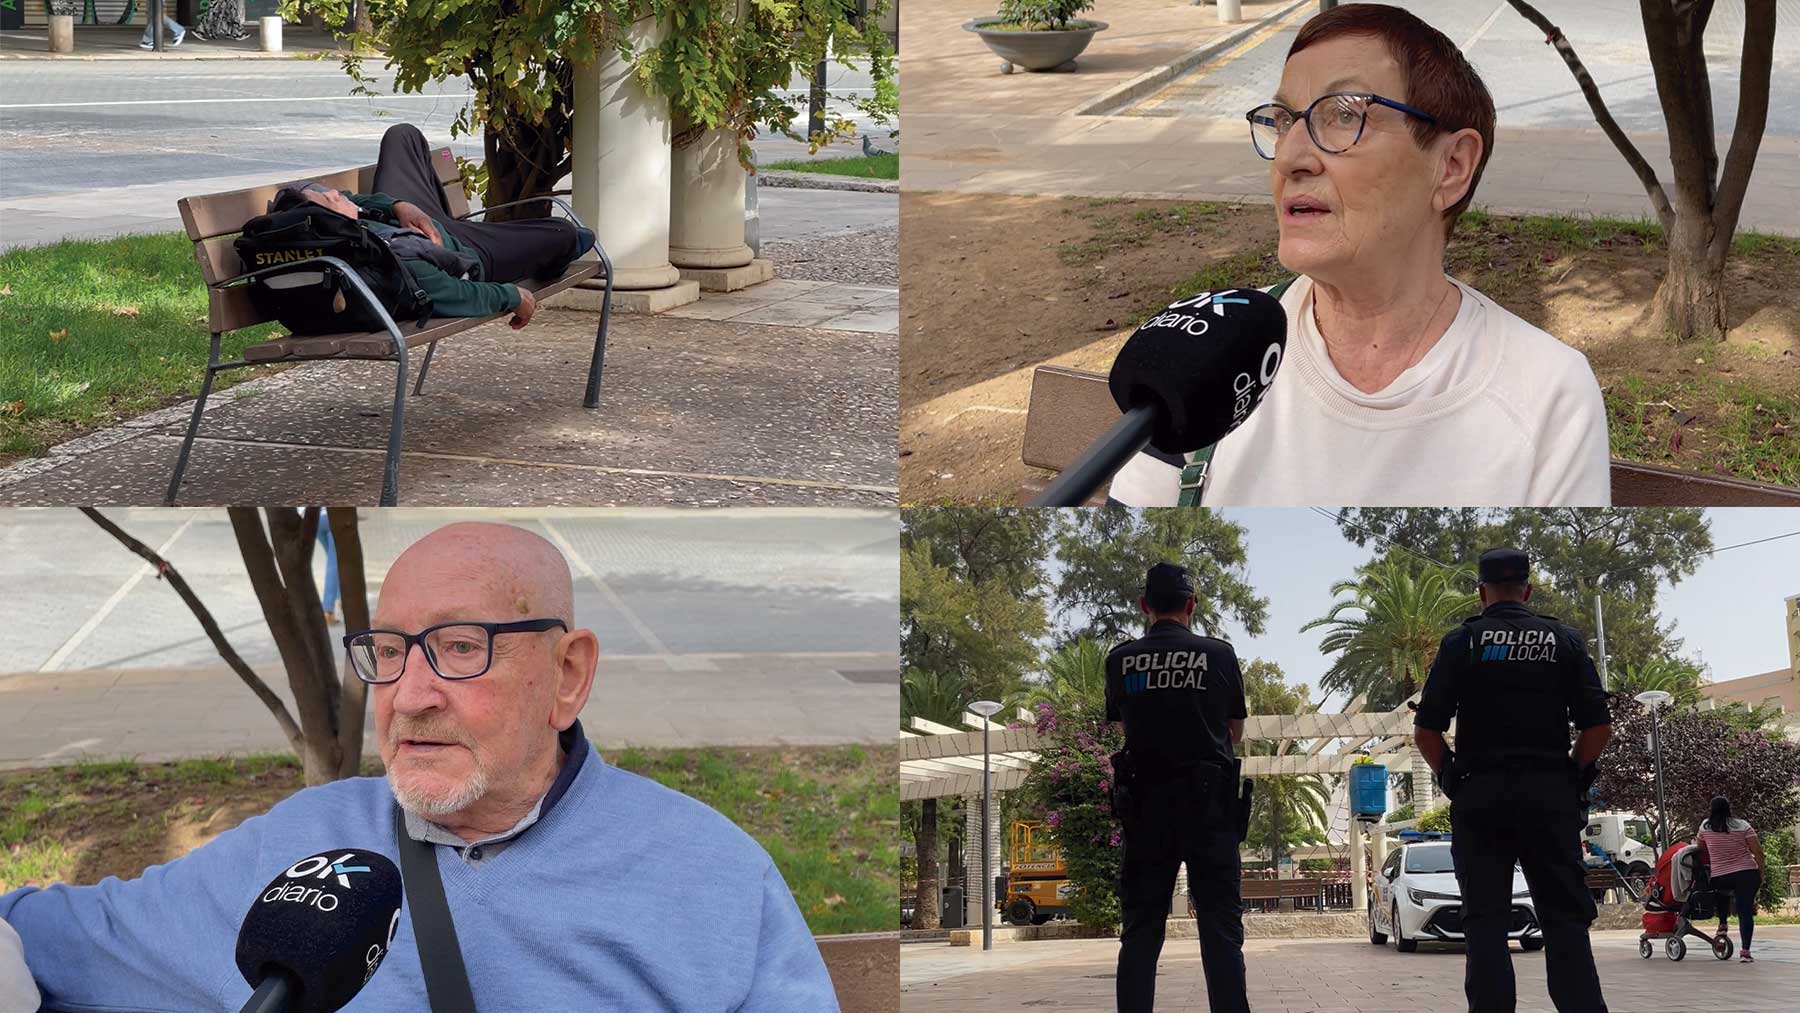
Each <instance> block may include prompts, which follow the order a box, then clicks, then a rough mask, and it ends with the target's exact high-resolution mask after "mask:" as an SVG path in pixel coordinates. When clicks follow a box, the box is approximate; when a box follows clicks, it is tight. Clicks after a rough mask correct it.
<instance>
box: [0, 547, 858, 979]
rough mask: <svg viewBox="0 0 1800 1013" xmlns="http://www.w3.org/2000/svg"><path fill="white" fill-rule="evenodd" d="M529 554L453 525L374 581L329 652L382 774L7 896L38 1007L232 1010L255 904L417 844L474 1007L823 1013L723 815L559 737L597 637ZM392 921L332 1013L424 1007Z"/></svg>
mask: <svg viewBox="0 0 1800 1013" xmlns="http://www.w3.org/2000/svg"><path fill="white" fill-rule="evenodd" d="M572 602H573V590H572V584H571V581H570V577H569V568H568V565H567V564H566V563H565V562H564V561H563V558H562V556H561V554H560V553H558V552H557V550H556V549H555V547H553V546H552V545H551V544H550V543H548V542H546V541H545V540H544V539H542V538H539V537H538V536H536V535H534V534H531V533H530V532H527V531H524V530H522V529H519V528H513V527H509V526H505V525H498V524H453V525H450V526H448V527H444V528H441V529H439V530H437V531H435V532H433V533H431V534H430V535H427V536H426V537H425V538H423V539H421V540H420V541H418V542H417V543H415V544H413V545H412V546H411V547H410V548H408V549H407V550H406V551H405V552H404V553H402V554H401V556H400V558H399V559H398V560H396V561H395V563H394V565H393V567H392V568H391V569H390V570H389V571H388V574H387V578H386V580H385V581H383V583H382V586H381V597H380V602H379V605H378V607H377V608H376V610H375V615H374V617H373V626H374V628H373V629H370V630H362V631H352V632H349V633H347V634H346V635H345V637H344V640H345V643H346V647H347V649H348V651H349V654H350V657H351V660H352V664H353V667H354V668H355V670H356V673H357V675H358V676H360V677H361V678H362V679H363V680H364V681H365V682H369V683H372V684H373V685H372V687H371V691H372V695H373V696H374V699H375V727H376V731H377V733H378V735H379V739H380V743H381V758H382V760H383V761H384V762H385V763H386V765H387V777H386V779H385V780H384V779H382V778H373V777H363V778H352V779H349V780H342V781H334V782H332V783H330V784H326V785H320V786H317V787H313V788H307V789H305V790H302V791H300V792H297V793H295V794H294V795H292V796H291V797H289V798H288V799H286V800H284V801H282V802H281V803H279V804H277V805H276V806H275V807H274V808H273V809H271V810H269V811H268V812H267V813H265V814H263V815H261V816H256V817H253V818H251V819H248V820H246V821H244V823H243V824H242V825H240V826H238V827H237V828H235V829H232V830H228V831H226V832H225V833H223V834H221V835H219V837H217V838H216V839H214V840H213V841H212V842H211V843H209V844H207V845H206V846H205V847H202V848H200V849H198V850H196V851H194V852H192V853H190V854H188V855H187V856H185V857H183V858H179V859H177V860H175V861H173V862H170V863H168V864H167V865H159V866H155V867H153V868H150V869H147V870H145V872H144V874H143V875H142V876H141V877H139V878H137V879H134V880H131V881H130V882H121V881H120V880H117V879H107V880H105V881H103V882H101V883H100V884H98V885H95V886H85V887H70V886H63V885H56V886H51V887H49V888H47V889H42V890H39V889H36V888H31V887H27V888H25V889H22V890H17V891H14V892H12V893H9V894H6V895H4V896H0V918H3V919H5V920H6V921H7V922H10V923H11V925H12V927H13V928H15V929H17V930H18V933H19V935H20V937H21V938H22V939H23V940H24V944H25V956H26V959H27V961H28V962H29V964H30V966H31V968H32V971H33V973H34V974H35V975H36V977H37V984H38V987H39V988H40V989H41V990H42V991H43V994H44V1002H45V1003H46V1005H48V1006H49V1007H51V1008H57V1007H64V1008H69V1009H82V1010H169V1011H174V1010H180V1011H191V1010H225V1011H233V1010H237V1009H239V1008H240V1007H241V1006H242V1005H243V1003H244V1002H245V1000H247V999H248V998H249V997H250V987H249V986H248V985H247V984H246V983H245V982H244V979H243V977H242V976H241V975H240V974H239V973H238V969H237V966H236V964H235V961H234V947H235V944H236V938H237V931H238V926H239V923H240V921H241V920H242V918H243V916H244V913H245V912H246V911H247V910H249V907H250V904H251V902H252V901H253V900H254V899H255V898H256V896H257V894H258V892H259V891H260V890H262V889H263V887H264V886H265V885H267V883H268V882H269V880H270V879H272V878H273V877H274V876H276V875H277V874H279V873H280V872H281V871H282V870H283V869H285V868H287V867H288V866H289V865H291V864H293V863H294V862H295V861H297V860H299V859H301V858H304V857H306V856H308V855H311V854H314V853H316V852H322V851H326V850H330V849H341V848H365V849H370V850H374V851H379V852H382V853H384V854H386V855H388V856H389V857H390V858H392V859H393V860H394V862H395V864H396V865H399V857H398V848H397V845H396V829H397V828H396V827H395V825H394V824H395V817H394V813H395V803H396V802H398V804H399V806H400V807H401V809H402V810H403V812H404V817H403V821H402V822H403V826H402V827H401V828H398V829H399V832H403V833H405V834H407V835H408V836H410V837H411V838H413V839H414V840H418V841H425V842H428V843H430V844H431V845H434V849H433V850H434V852H435V854H436V856H437V864H438V868H439V869H440V870H441V872H442V877H443V882H444V892H445V894H446V896H447V898H448V901H449V906H450V912H451V918H452V919H453V921H454V922H455V925H456V934H457V938H458V940H459V941H460V944H461V949H462V956H463V961H464V963H465V965H466V966H467V968H468V975H469V983H470V986H471V988H472V990H473V992H474V997H475V1003H476V1006H477V1007H478V1008H479V1009H481V1010H484V1011H499V1010H555V1009H569V1010H619V1011H632V1013H637V1011H649V1010H673V1011H680V1013H701V1011H718V1013H726V1011H741V1013H811V1011H835V1010H836V1009H837V1008H838V1004H837V1000H836V999H835V998H834V993H833V990H832V985H831V980H830V978H829V976H828V975H827V974H826V971H825V966H824V962H823V961H822V960H821V959H820V957H819V950H818V947H817V946H816V945H815V944H814V942H813V939H812V936H811V934H810V933H809V932H808V930H807V927H806V923H805V921H804V920H803V919H802V918H801V916H800V912H799V910H798V908H797V907H796V906H795V904H794V898H793V895H792V894H791V893H790V892H789V891H788V888H787V885H786V883H784V882H783V881H782V878H781V873H780V872H779V871H777V870H776V868H775V865H774V863H773V862H771V861H770V859H769V856H768V854H767V853H766V852H764V851H763V849H762V848H761V847H760V846H758V845H757V843H756V842H755V841H753V840H752V839H751V838H750V837H749V836H748V835H746V834H745V833H744V832H743V831H741V830H739V829H738V828H737V827H735V826H733V825H732V824H731V822H730V821H728V820H727V819H725V818H724V817H723V816H721V815H719V814H718V813H716V812H714V811H713V810H711V809H709V808H707V807H706V806H704V805H701V804H700V803H699V802H696V801H694V800H693V799H690V798H688V797H687V796H685V795H681V794H679V793H677V792H674V791H670V790H669V789H666V788H663V787H661V786H660V785H658V784H656V783H655V782H653V781H650V780H647V779H645V778H641V777H638V776H636V775H634V774H629V773H626V772H624V771H622V770H620V769H618V768H616V767H612V766H609V765H607V763H606V761H605V760H603V759H602V758H601V757H600V755H599V754H598V753H597V752H595V751H594V749H593V748H592V747H591V746H590V745H589V744H588V741H587V739H586V737H585V736H584V735H583V734H582V731H581V724H580V722H579V721H577V720H576V715H577V714H579V713H580V711H581V708H582V705H583V704H585V703H586V702H587V698H588V692H589V690H590V689H591V688H592V685H593V679H594V666H595V663H596V660H597V658H598V654H599V643H598V641H597V640H596V639H595V637H594V634H593V632H592V631H590V630H586V629H577V628H576V627H575V624H574V616H573V612H574V609H573V605H572ZM428 1008H429V1005H428V1002H427V999H426V990H425V984H424V978H423V976H422V973H421V971H420V966H419V951H418V946H417V944H416V942H415V937H414V934H413V926H412V923H411V920H410V910H409V911H408V912H407V914H406V915H405V916H403V917H402V918H401V919H400V925H399V935H398V936H397V937H396V938H395V940H394V944H393V946H392V948H391V951H390V954H389V956H388V958H387V959H386V960H385V961H384V962H383V963H382V965H381V967H380V968H379V970H378V971H377V973H376V974H375V975H374V976H373V977H372V978H371V979H370V980H369V982H368V984H367V985H365V986H364V987H363V989H362V991H361V992H360V993H359V994H358V995H357V996H356V998H355V999H354V1000H352V1001H351V1003H350V1004H349V1005H348V1006H346V1007H344V1009H346V1010H352V1011H356V1010H361V1011H376V1010H379V1011H383V1013H390V1011H412V1010H417V1011H425V1010H427V1009H428Z"/></svg>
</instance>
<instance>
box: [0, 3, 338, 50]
mask: <svg viewBox="0 0 1800 1013" xmlns="http://www.w3.org/2000/svg"><path fill="white" fill-rule="evenodd" d="M169 14H170V16H173V15H174V8H173V6H171V7H170V8H169ZM245 30H246V31H247V32H248V34H246V35H245V36H244V37H243V38H241V39H203V38H201V37H200V36H198V35H196V34H194V32H193V31H192V30H191V29H190V30H189V32H188V34H187V36H186V37H185V38H183V39H182V41H181V45H179V46H170V45H169V41H170V37H169V35H168V34H167V33H166V29H165V34H164V35H163V51H162V52H160V53H158V52H156V51H155V50H144V49H139V48H138V40H140V39H142V38H143V37H144V26H143V25H142V24H138V25H79V24H78V25H76V26H75V51H74V52H73V53H52V52H50V29H49V28H48V27H44V26H39V27H36V28H30V27H27V28H9V29H7V30H6V31H4V32H0V60H307V59H317V58H319V57H320V56H325V57H331V56H335V55H336V54H337V52H338V43H337V40H336V39H334V38H332V37H331V33H330V32H328V31H325V30H324V29H321V28H306V27H303V26H300V25H283V26H282V29H281V49H282V51H281V52H279V53H265V52H263V51H262V32H261V31H259V30H258V27H257V24H256V22H254V21H252V22H250V23H248V24H247V25H245Z"/></svg>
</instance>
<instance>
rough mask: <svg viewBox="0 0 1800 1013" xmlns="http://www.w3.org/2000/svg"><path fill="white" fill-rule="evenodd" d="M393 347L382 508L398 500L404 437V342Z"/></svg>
mask: <svg viewBox="0 0 1800 1013" xmlns="http://www.w3.org/2000/svg"><path fill="white" fill-rule="evenodd" d="M394 346H395V347H394V357H395V359H396V360H397V362H396V365H397V366H398V367H399V370H398V372H396V373H395V374H394V422H393V425H391V426H389V427H388V445H387V460H386V461H385V462H384V463H383V465H382V471H381V505H382V506H393V505H394V504H395V502H396V501H398V500H399V498H400V441H401V439H402V438H403V437H404V436H405V435H406V342H404V341H400V340H398V339H396V340H395V342H394ZM430 354H431V353H429V352H427V353H426V355H427V357H429V356H430ZM420 379H421V380H422V379H424V376H423V371H421V375H420Z"/></svg>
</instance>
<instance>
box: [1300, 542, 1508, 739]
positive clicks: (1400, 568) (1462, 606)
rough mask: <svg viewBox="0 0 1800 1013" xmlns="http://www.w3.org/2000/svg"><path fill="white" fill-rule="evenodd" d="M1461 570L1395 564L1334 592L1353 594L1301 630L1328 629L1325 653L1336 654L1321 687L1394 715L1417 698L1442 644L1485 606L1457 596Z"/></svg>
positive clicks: (1321, 644)
mask: <svg viewBox="0 0 1800 1013" xmlns="http://www.w3.org/2000/svg"><path fill="white" fill-rule="evenodd" d="M1462 579H1466V574H1464V573H1462V572H1460V571H1451V572H1446V571H1444V570H1440V569H1435V568H1434V569H1429V570H1425V571H1424V572H1423V573H1419V574H1416V575H1415V574H1414V573H1413V572H1412V571H1411V570H1410V569H1408V568H1407V567H1406V566H1405V565H1403V564H1401V563H1400V562H1398V561H1396V560H1384V561H1382V562H1380V563H1377V564H1374V565H1371V566H1370V567H1368V568H1367V570H1365V571H1364V573H1363V576H1362V578H1361V579H1359V580H1342V581H1339V582H1337V583H1336V584H1334V585H1332V588H1331V593H1332V594H1334V595H1347V596H1348V597H1344V598H1340V599H1339V600H1338V601H1337V602H1336V603H1335V604H1333V605H1332V606H1331V611H1330V612H1328V613H1326V614H1325V615H1324V616H1323V617H1321V618H1319V619H1314V620H1313V621H1312V622H1309V623H1307V624H1306V625H1305V626H1302V627H1300V630H1301V632H1306V631H1308V630H1313V629H1318V628H1320V627H1324V628H1326V629H1328V630H1329V632H1328V633H1326V635H1325V639H1323V640H1322V641H1320V642H1319V651H1320V653H1322V654H1333V653H1335V654H1337V656H1338V657H1337V660H1336V661H1334V662H1332V664H1331V668H1330V670H1328V671H1327V672H1326V673H1325V675H1324V677H1323V678H1321V679H1320V680H1319V688H1320V689H1322V690H1324V691H1326V692H1328V693H1344V694H1346V695H1348V696H1351V697H1355V696H1356V695H1357V694H1362V693H1366V694H1368V698H1369V705H1370V707H1372V708H1374V709H1377V710H1384V709H1386V710H1391V709H1393V708H1395V707H1398V706H1400V704H1401V702H1403V701H1404V700H1406V699H1407V698H1408V697H1411V696H1412V695H1413V693H1414V692H1416V691H1417V690H1418V688H1419V684H1420V683H1421V682H1423V681H1424V678H1425V673H1426V671H1427V670H1428V669H1429V668H1430V666H1431V660H1432V658H1434V657H1436V656H1437V649H1438V644H1439V642H1440V641H1442V640H1443V637H1444V634H1445V633H1446V632H1448V631H1449V629H1450V627H1452V626H1453V625H1455V624H1456V623H1457V621H1458V620H1459V619H1460V618H1461V617H1463V616H1466V615H1468V614H1470V613H1471V612H1473V611H1474V610H1475V609H1476V607H1477V606H1478V603H1479V599H1477V598H1476V596H1475V595H1472V594H1468V593H1466V592H1463V591H1458V590H1456V587H1455V582H1458V581H1460V580H1462Z"/></svg>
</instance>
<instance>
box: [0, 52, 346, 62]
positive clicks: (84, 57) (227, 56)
mask: <svg viewBox="0 0 1800 1013" xmlns="http://www.w3.org/2000/svg"><path fill="white" fill-rule="evenodd" d="M342 52H345V50H337V49H291V50H283V51H281V52H279V53H265V52H262V51H261V50H254V51H239V50H232V51H230V52H225V53H204V52H200V53H179V52H174V51H170V50H165V51H163V52H161V53H156V52H152V51H150V50H138V51H137V52H135V53H124V52H120V53H51V52H43V53H34V52H30V51H26V52H23V53H21V52H19V51H17V50H0V61H6V60H45V61H56V60H60V61H65V62H67V61H73V62H77V63H99V62H102V61H114V60H185V61H188V62H194V61H199V60H309V61H317V60H327V59H330V58H331V57H333V56H337V55H339V54H340V53H342Z"/></svg>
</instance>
